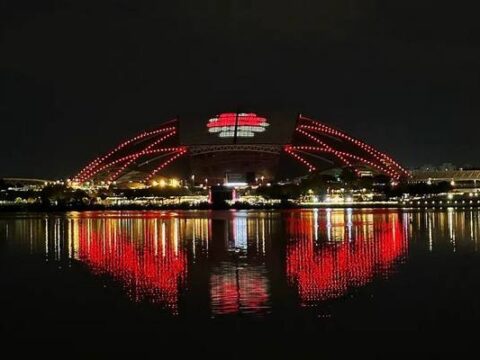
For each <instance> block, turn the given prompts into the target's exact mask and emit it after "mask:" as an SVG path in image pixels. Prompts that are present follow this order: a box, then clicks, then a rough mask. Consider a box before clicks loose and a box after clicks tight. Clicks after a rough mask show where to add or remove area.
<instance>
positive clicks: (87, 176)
mask: <svg viewBox="0 0 480 360" xmlns="http://www.w3.org/2000/svg"><path fill="white" fill-rule="evenodd" d="M172 135H173V134H172ZM164 138H166V137H164ZM164 138H162V139H163V140H164ZM163 140H162V141H163ZM176 150H177V147H170V148H160V149H153V150H147V149H144V150H142V151H140V152H138V153H134V154H130V155H127V156H124V157H122V158H119V159H117V160H115V161H112V162H110V163H108V164H104V165H103V166H100V167H97V168H96V169H93V170H91V171H90V172H89V173H87V174H85V175H84V176H83V177H82V178H81V179H80V181H81V182H85V181H87V180H90V179H91V178H92V177H93V176H95V175H96V174H98V173H99V172H101V171H103V170H106V169H108V168H109V167H111V166H114V165H117V164H120V163H122V162H123V161H127V162H128V161H129V160H132V159H133V160H136V159H137V158H138V157H140V156H144V155H152V154H158V153H164V152H174V151H176ZM126 166H128V165H124V167H126ZM123 170H124V169H122V171H123Z"/></svg>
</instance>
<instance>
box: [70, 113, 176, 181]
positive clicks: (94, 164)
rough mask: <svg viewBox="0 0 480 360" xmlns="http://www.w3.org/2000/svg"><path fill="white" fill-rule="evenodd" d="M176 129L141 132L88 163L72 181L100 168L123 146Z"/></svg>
mask: <svg viewBox="0 0 480 360" xmlns="http://www.w3.org/2000/svg"><path fill="white" fill-rule="evenodd" d="M175 121H177V120H176V119H174V120H170V121H167V122H166V123H164V124H162V126H165V125H166V124H169V123H172V122H175ZM176 128H177V127H176V126H169V127H162V128H160V129H157V130H153V131H148V132H143V133H141V134H139V135H137V136H135V137H133V138H131V139H129V140H126V141H124V142H122V143H120V144H119V145H117V147H115V148H114V149H113V150H112V151H110V152H109V153H107V154H106V155H104V156H101V157H97V158H96V159H95V160H93V161H92V162H90V163H89V164H88V165H87V166H86V167H84V168H83V169H82V170H81V171H80V172H79V173H78V174H77V175H76V176H75V177H74V180H75V181H80V182H81V181H82V180H81V179H82V178H84V175H85V173H89V172H90V171H92V170H93V169H94V168H96V167H98V166H100V165H101V164H102V163H103V162H104V161H105V160H107V159H108V158H109V157H111V156H112V155H114V154H115V153H117V152H118V151H120V150H121V149H123V148H124V147H125V146H127V145H130V144H132V143H133V142H135V141H137V140H141V139H144V138H146V137H149V136H152V135H156V134H160V133H162V132H166V131H171V130H176Z"/></svg>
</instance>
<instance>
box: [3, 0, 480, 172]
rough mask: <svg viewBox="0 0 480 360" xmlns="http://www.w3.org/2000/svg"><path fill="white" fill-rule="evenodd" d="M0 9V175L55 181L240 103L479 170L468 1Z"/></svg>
mask: <svg viewBox="0 0 480 360" xmlns="http://www.w3.org/2000/svg"><path fill="white" fill-rule="evenodd" d="M472 3H474V2H472ZM0 4H1V5H0V21H1V34H0V36H1V37H0V85H1V86H0V89H1V92H0V134H1V137H0V176H29V177H42V178H53V177H63V176H68V175H71V174H72V173H74V172H75V171H76V170H77V169H79V168H80V167H81V166H82V165H83V164H84V163H85V162H86V161H87V160H89V159H91V158H92V157H93V156H94V155H95V154H97V153H99V152H103V151H106V150H108V149H109V147H111V146H113V145H114V144H115V143H117V142H118V141H119V140H122V139H124V138H125V137H128V136H130V135H135V133H137V132H139V131H140V130H142V129H143V128H150V127H154V126H155V125H156V124H157V123H158V122H161V121H163V120H168V119H170V118H172V117H174V116H175V115H177V114H178V115H180V116H182V118H185V119H189V121H200V122H205V121H206V118H205V116H208V115H214V114H216V113H218V112H222V111H225V110H227V111H228V110H235V109H236V108H239V107H240V108H242V109H248V110H253V111H257V112H259V113H262V114H268V113H270V112H271V113H275V114H295V113H296V112H302V113H304V114H308V115H310V116H312V117H315V118H318V119H320V120H323V121H325V122H328V123H331V124H332V125H335V126H337V127H340V128H342V129H344V130H346V131H347V132H350V133H351V134H353V135H355V136H358V137H360V138H363V139H365V140H366V141H367V142H369V143H371V144H373V145H375V146H377V147H378V148H380V149H382V150H385V151H387V152H389V153H390V154H391V155H393V156H394V157H396V158H397V159H398V160H399V161H400V162H402V163H404V164H405V165H407V166H409V167H412V166H418V165H422V164H426V163H433V164H439V163H442V162H453V163H456V164H458V165H463V164H465V163H469V164H472V165H480V158H479V155H480V151H479V149H480V147H479V145H478V139H480V102H479V95H480V85H479V84H480V78H479V77H480V76H479V75H480V42H479V34H480V31H479V26H480V25H479V24H480V22H479V21H478V12H477V11H476V9H475V8H474V7H473V6H468V5H466V4H467V3H466V2H463V1H455V2H453V1H451V2H443V1H438V0H437V1H433V0H431V1H422V0H402V1H393V0H391V1H388V0H358V1H354V0H323V1H321V0H312V1H309V0H295V1H287V0H267V1H262V0H209V1H202V0H192V1H189V0H174V1H173V0H172V1H170V2H168V1H164V0H156V1H153V0H149V1H146V0H82V1H80V0H63V1H61V0H56V1H53V0H51V1H43V0H11V1H9V0H0ZM197 114H198V115H197ZM207 114H208V115H207ZM285 117H286V115H285ZM192 119H193V120H192ZM184 126H185V124H184ZM197 127H198V126H197Z"/></svg>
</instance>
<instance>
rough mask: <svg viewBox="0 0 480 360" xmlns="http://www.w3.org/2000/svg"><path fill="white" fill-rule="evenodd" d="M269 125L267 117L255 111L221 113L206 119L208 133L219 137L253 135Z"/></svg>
mask: <svg viewBox="0 0 480 360" xmlns="http://www.w3.org/2000/svg"><path fill="white" fill-rule="evenodd" d="M267 126H269V124H268V122H267V119H266V118H264V117H260V116H258V115H257V114H255V113H239V114H237V113H223V114H220V115H217V116H216V117H213V118H211V119H209V120H208V124H207V128H208V132H209V133H213V134H218V136H219V137H223V138H231V137H235V130H236V133H237V137H253V136H255V134H256V133H259V132H264V131H265V130H266V128H267Z"/></svg>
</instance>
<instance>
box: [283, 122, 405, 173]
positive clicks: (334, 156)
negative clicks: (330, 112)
mask: <svg viewBox="0 0 480 360" xmlns="http://www.w3.org/2000/svg"><path fill="white" fill-rule="evenodd" d="M284 151H285V152H286V153H287V154H289V155H290V156H292V157H293V158H294V159H295V160H297V161H298V162H300V163H301V164H302V165H304V166H305V167H306V168H307V169H308V171H309V172H313V171H315V170H317V167H318V165H319V163H320V162H323V163H325V162H327V163H330V164H331V165H332V166H331V167H334V166H340V167H346V168H351V169H352V170H353V171H355V172H356V173H357V174H360V171H361V169H369V170H373V171H374V172H376V173H380V174H384V175H387V176H389V177H391V178H392V179H394V180H398V179H400V178H405V177H410V173H409V172H408V171H407V170H406V169H404V168H403V167H402V166H400V165H399V164H398V163H397V162H396V161H395V160H393V159H392V158H391V157H390V156H388V155H386V154H385V153H383V152H381V151H379V150H377V149H375V148H374V147H373V146H370V145H368V144H366V143H365V142H363V141H361V140H358V139H355V138H354V137H352V136H350V135H348V134H346V133H344V132H342V131H340V130H337V129H334V128H332V127H330V126H328V125H325V124H323V123H321V122H319V121H317V120H314V119H310V118H308V117H305V116H303V115H299V117H298V120H297V124H296V127H295V134H294V137H293V143H292V144H290V145H285V146H284Z"/></svg>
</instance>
